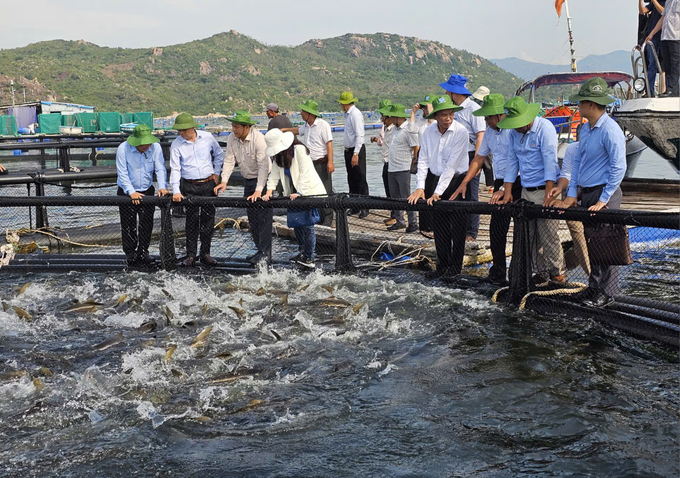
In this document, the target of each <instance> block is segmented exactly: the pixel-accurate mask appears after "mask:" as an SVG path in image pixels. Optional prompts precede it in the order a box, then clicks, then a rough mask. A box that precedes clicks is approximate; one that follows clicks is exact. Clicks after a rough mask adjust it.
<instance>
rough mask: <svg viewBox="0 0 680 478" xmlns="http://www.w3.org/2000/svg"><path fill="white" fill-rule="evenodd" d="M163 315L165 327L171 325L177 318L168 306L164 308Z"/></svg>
mask: <svg viewBox="0 0 680 478" xmlns="http://www.w3.org/2000/svg"><path fill="white" fill-rule="evenodd" d="M163 315H165V325H170V321H171V320H172V319H174V318H175V314H173V313H172V310H170V307H168V306H167V305H166V306H165V307H164V308H163Z"/></svg>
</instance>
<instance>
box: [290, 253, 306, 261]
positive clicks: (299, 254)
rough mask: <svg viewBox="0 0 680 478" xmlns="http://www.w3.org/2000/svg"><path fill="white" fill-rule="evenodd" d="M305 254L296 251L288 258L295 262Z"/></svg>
mask: <svg viewBox="0 0 680 478" xmlns="http://www.w3.org/2000/svg"><path fill="white" fill-rule="evenodd" d="M304 257H305V255H304V254H303V253H302V252H298V253H297V254H295V255H294V256H293V257H291V258H290V259H289V261H290V262H297V261H301V260H303V259H304Z"/></svg>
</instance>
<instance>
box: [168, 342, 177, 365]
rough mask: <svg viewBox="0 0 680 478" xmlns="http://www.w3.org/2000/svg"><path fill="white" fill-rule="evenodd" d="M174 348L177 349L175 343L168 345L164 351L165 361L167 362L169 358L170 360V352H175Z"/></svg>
mask: <svg viewBox="0 0 680 478" xmlns="http://www.w3.org/2000/svg"><path fill="white" fill-rule="evenodd" d="M175 350H177V344H170V345H168V348H167V350H166V351H165V361H166V362H169V361H170V360H172V354H174V353H175Z"/></svg>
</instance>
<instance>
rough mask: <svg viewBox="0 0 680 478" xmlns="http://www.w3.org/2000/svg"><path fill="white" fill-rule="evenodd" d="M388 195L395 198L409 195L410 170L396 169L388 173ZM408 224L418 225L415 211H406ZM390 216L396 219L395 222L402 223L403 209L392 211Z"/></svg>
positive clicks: (404, 197)
mask: <svg viewBox="0 0 680 478" xmlns="http://www.w3.org/2000/svg"><path fill="white" fill-rule="evenodd" d="M387 178H388V181H389V190H390V195H389V196H388V197H392V198H396V199H406V198H408V197H409V196H410V195H411V171H396V172H392V173H388V176H387ZM407 216H408V224H409V226H416V225H418V220H417V219H416V212H415V211H408V212H407ZM392 217H394V218H395V219H396V220H397V224H402V225H405V224H404V211H392Z"/></svg>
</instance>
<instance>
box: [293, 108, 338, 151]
mask: <svg viewBox="0 0 680 478" xmlns="http://www.w3.org/2000/svg"><path fill="white" fill-rule="evenodd" d="M298 139H299V140H300V142H301V143H302V144H304V145H305V146H307V149H309V156H310V157H311V158H312V161H317V160H319V159H321V158H324V157H326V156H328V149H327V148H326V144H328V142H329V141H333V133H332V131H331V125H329V124H328V121H326V120H323V119H321V118H316V119H315V120H314V123H312V125H311V126H310V125H309V123H307V122H306V121H305V124H303V125H300V126H299V127H298Z"/></svg>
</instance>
